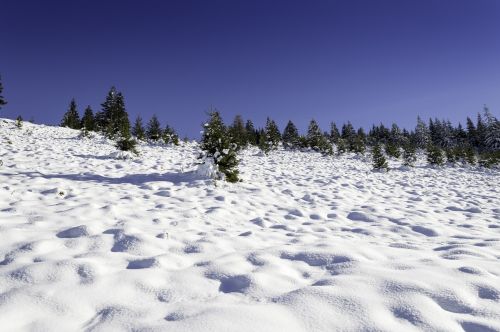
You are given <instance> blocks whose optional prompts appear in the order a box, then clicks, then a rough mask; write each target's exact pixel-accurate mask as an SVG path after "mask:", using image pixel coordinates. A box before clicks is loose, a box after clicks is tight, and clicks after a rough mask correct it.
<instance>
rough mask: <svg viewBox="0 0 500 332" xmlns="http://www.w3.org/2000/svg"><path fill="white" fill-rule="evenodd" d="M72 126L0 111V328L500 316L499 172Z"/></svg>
mask: <svg viewBox="0 0 500 332" xmlns="http://www.w3.org/2000/svg"><path fill="white" fill-rule="evenodd" d="M77 136H78V132H77V131H74V130H70V129H63V128H55V127H47V126H40V125H31V124H29V123H26V124H25V125H24V127H23V128H22V129H17V128H15V127H14V124H13V122H12V121H10V120H2V119H0V144H1V145H0V159H1V160H3V166H1V167H0V330H5V331H18V330H20V331H73V330H91V331H94V330H95V331H114V330H134V331H141V330H144V331H341V330H343V331H417V330H426V331H430V330H433V331H461V330H465V331H499V330H500V173H499V171H485V170H480V169H477V168H463V167H456V168H455V167H448V168H444V169H430V168H427V167H425V166H422V165H419V166H417V167H416V168H414V169H411V170H403V169H399V168H398V167H397V165H396V164H393V165H392V166H393V168H395V169H393V170H392V171H390V172H389V173H374V172H371V171H370V169H371V166H370V163H369V160H362V159H359V158H356V157H353V156H342V157H331V158H330V157H322V156H321V155H319V154H315V153H300V152H297V153H292V152H285V151H277V152H275V153H272V154H271V155H269V156H261V155H259V154H258V152H257V151H255V150H248V151H245V152H244V153H243V154H242V156H241V159H242V161H241V167H240V170H241V176H242V178H243V180H244V181H243V182H241V183H238V184H234V185H229V184H225V183H220V182H218V183H217V184H216V185H214V184H213V182H212V181H210V180H207V179H204V178H202V177H200V176H199V175H196V173H195V172H194V170H195V168H196V166H195V161H196V151H197V147H196V144H194V143H193V144H185V145H183V146H180V147H162V146H147V145H144V146H141V147H140V151H141V156H140V157H138V158H136V159H133V160H116V159H111V158H109V156H110V154H111V153H112V152H114V151H115V149H114V147H113V145H112V144H111V142H108V141H106V140H103V139H101V138H94V139H83V140H82V139H78V138H77Z"/></svg>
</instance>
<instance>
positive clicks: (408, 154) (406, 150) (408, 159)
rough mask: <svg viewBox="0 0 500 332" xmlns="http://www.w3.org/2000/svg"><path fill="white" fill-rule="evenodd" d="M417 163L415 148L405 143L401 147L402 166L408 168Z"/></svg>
mask: <svg viewBox="0 0 500 332" xmlns="http://www.w3.org/2000/svg"><path fill="white" fill-rule="evenodd" d="M416 161H417V156H416V151H415V146H414V145H413V144H410V143H406V144H404V145H403V165H405V166H408V167H413V166H415V162H416Z"/></svg>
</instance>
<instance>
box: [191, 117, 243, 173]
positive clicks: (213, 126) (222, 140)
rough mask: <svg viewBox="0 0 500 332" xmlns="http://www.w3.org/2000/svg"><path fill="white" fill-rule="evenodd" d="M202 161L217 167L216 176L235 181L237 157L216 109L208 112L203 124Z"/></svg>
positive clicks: (234, 147)
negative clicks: (207, 117) (206, 120)
mask: <svg viewBox="0 0 500 332" xmlns="http://www.w3.org/2000/svg"><path fill="white" fill-rule="evenodd" d="M200 147H201V150H202V151H203V159H204V163H207V162H211V163H213V164H214V165H215V166H216V167H217V174H216V177H217V178H218V179H225V180H226V181H228V182H237V181H238V180H239V179H238V174H239V171H238V163H239V161H238V158H237V155H236V146H235V144H234V143H232V142H231V140H230V137H229V135H228V133H227V128H226V127H225V125H224V122H223V121H222V118H221V116H220V114H219V112H218V111H217V110H212V111H211V112H210V113H209V120H208V122H207V123H205V124H204V127H203V137H202V141H201V145H200Z"/></svg>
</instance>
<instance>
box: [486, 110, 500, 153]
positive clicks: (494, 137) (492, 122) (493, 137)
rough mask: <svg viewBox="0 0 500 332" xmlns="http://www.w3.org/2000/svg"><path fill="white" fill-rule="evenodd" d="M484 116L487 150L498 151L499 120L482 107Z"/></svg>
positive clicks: (499, 145) (499, 148) (499, 144)
mask: <svg viewBox="0 0 500 332" xmlns="http://www.w3.org/2000/svg"><path fill="white" fill-rule="evenodd" d="M484 118H485V120H486V128H485V135H484V137H485V145H486V148H487V149H488V150H489V151H500V121H499V120H498V119H497V118H495V117H494V116H493V114H491V112H490V111H489V109H488V108H487V107H486V106H485V107H484Z"/></svg>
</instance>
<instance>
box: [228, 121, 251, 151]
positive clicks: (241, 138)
mask: <svg viewBox="0 0 500 332" xmlns="http://www.w3.org/2000/svg"><path fill="white" fill-rule="evenodd" d="M229 136H230V137H231V141H232V142H233V143H235V144H236V146H237V150H241V149H243V148H245V147H246V146H247V144H248V135H247V132H246V129H245V124H244V123H243V118H242V117H241V115H236V117H235V118H234V121H233V124H232V126H230V127H229Z"/></svg>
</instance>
